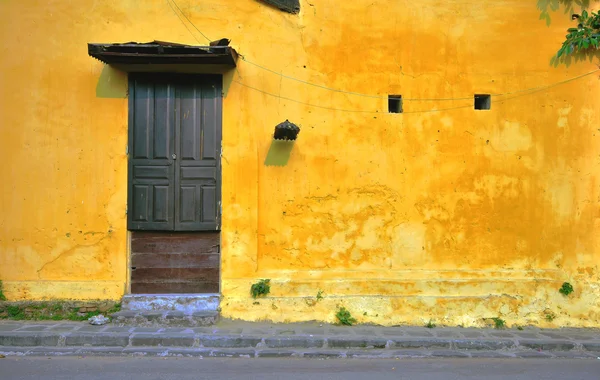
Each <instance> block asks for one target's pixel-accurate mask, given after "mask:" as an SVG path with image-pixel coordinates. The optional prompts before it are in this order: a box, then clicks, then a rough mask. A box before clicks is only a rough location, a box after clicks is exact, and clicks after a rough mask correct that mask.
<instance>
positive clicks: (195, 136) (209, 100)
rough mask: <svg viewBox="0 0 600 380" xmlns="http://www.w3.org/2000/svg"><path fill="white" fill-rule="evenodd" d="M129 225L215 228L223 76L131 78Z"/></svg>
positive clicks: (169, 228) (166, 228) (134, 227)
mask: <svg viewBox="0 0 600 380" xmlns="http://www.w3.org/2000/svg"><path fill="white" fill-rule="evenodd" d="M129 89H130V90H129V184H128V185H129V186H128V187H129V191H128V212H127V214H128V228H129V229H130V230H154V231H160V230H162V231H209V230H212V231H214V230H218V229H219V228H220V226H219V212H220V200H221V199H220V197H221V170H220V169H221V162H220V156H221V154H220V153H221V120H222V116H221V107H222V98H221V77H220V76H177V75H163V76H159V75H157V74H155V75H131V79H130V84H129Z"/></svg>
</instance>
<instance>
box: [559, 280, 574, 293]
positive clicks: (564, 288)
mask: <svg viewBox="0 0 600 380" xmlns="http://www.w3.org/2000/svg"><path fill="white" fill-rule="evenodd" d="M558 291H559V292H560V293H561V294H562V295H564V296H568V295H569V294H571V293H573V285H571V284H569V283H568V282H563V284H562V286H561V287H560V289H558Z"/></svg>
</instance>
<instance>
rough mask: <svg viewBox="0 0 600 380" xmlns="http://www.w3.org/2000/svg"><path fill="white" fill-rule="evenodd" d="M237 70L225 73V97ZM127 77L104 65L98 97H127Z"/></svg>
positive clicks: (125, 74)
mask: <svg viewBox="0 0 600 380" xmlns="http://www.w3.org/2000/svg"><path fill="white" fill-rule="evenodd" d="M235 72H236V71H235V70H229V71H227V72H226V73H224V74H223V90H222V91H223V97H227V93H228V92H229V88H230V87H231V84H232V82H233V77H234V75H235ZM127 78H128V76H127V73H126V72H124V71H121V70H117V69H115V68H113V67H111V66H110V65H104V68H103V69H102V72H101V73H100V77H99V78H98V83H97V84H96V97H97V98H109V99H123V98H127V96H128V89H129V87H128V86H129V85H128V79H127Z"/></svg>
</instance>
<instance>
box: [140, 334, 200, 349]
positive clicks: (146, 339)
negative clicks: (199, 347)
mask: <svg viewBox="0 0 600 380" xmlns="http://www.w3.org/2000/svg"><path fill="white" fill-rule="evenodd" d="M131 345H132V346H149V347H151V346H162V347H191V346H193V345H194V336H193V335H192V334H146V333H140V334H134V335H133V336H132V337H131Z"/></svg>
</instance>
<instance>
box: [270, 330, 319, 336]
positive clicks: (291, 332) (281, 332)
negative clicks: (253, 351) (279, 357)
mask: <svg viewBox="0 0 600 380" xmlns="http://www.w3.org/2000/svg"><path fill="white" fill-rule="evenodd" d="M274 334H275V335H296V331H295V330H292V329H276V330H275V333H274ZM299 335H302V334H299ZM307 335H314V334H307Z"/></svg>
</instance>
